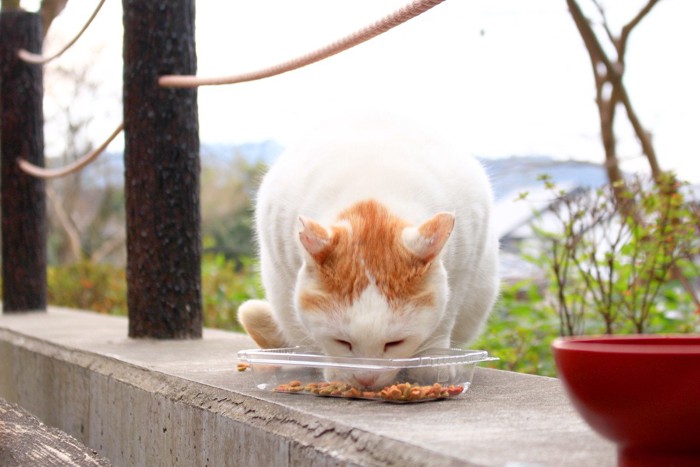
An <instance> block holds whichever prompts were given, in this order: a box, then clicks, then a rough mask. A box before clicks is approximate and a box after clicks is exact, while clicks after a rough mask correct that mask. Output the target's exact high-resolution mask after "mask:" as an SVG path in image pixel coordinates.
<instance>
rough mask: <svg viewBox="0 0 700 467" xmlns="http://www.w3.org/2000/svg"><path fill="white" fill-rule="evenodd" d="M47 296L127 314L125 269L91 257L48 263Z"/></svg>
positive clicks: (84, 307) (80, 306) (68, 303)
mask: <svg viewBox="0 0 700 467" xmlns="http://www.w3.org/2000/svg"><path fill="white" fill-rule="evenodd" d="M47 279H48V300H49V303H50V304H52V305H56V306H65V307H70V308H78V309H82V310H92V311H96V312H98V313H109V314H115V315H126V314H127V310H128V308H127V304H126V274H125V272H124V269H122V268H118V267H115V266H112V265H109V264H98V263H93V262H91V261H87V260H85V261H81V262H79V263H73V264H67V265H62V266H50V267H49V268H48V271H47Z"/></svg>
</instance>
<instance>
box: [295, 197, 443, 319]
mask: <svg viewBox="0 0 700 467" xmlns="http://www.w3.org/2000/svg"><path fill="white" fill-rule="evenodd" d="M337 220H338V222H337V224H335V225H334V226H333V227H332V228H331V229H328V230H326V229H325V228H323V227H320V226H318V224H314V223H313V221H309V220H308V219H303V220H302V223H303V230H302V232H300V238H301V239H302V244H304V246H305V248H306V249H307V252H309V254H310V255H311V256H312V259H313V260H314V261H313V263H312V264H309V267H310V268H312V270H313V271H312V277H313V278H314V279H315V281H316V282H317V284H316V286H314V287H308V288H307V289H306V290H304V291H303V292H302V294H301V296H300V300H301V306H302V307H303V308H304V309H313V310H319V311H331V310H334V309H337V308H338V306H339V305H341V306H343V307H344V306H349V305H350V304H352V303H353V302H354V301H355V300H356V299H357V298H358V297H359V296H360V294H361V293H362V292H363V291H364V290H365V289H366V288H367V287H368V286H369V285H370V283H373V284H374V285H375V286H376V287H377V288H378V289H379V291H380V292H381V293H382V295H383V296H385V297H386V299H387V301H388V303H389V304H390V306H391V307H392V308H394V309H397V310H398V309H402V308H403V307H404V306H405V305H408V304H411V305H414V306H420V307H429V306H433V305H434V294H433V291H432V290H430V287H428V286H427V285H426V280H425V278H426V275H427V273H428V272H429V271H430V268H431V267H432V260H433V258H434V255H432V256H430V257H421V256H419V255H417V254H415V252H412V251H410V250H409V249H408V248H407V246H406V244H405V242H404V239H403V237H402V234H403V232H404V229H405V228H406V227H409V225H408V223H406V222H405V221H403V220H401V219H399V218H398V217H396V216H393V215H392V214H391V213H390V212H389V211H388V209H386V207H384V206H383V205H381V204H380V203H378V202H377V201H374V200H368V201H362V202H360V203H357V204H355V205H353V206H351V207H350V208H348V209H347V210H345V211H343V212H342V213H340V215H339V216H338V219H337ZM319 227H320V229H323V230H319ZM440 229H442V230H444V227H440V226H433V225H427V224H424V225H423V226H421V229H419V230H418V232H419V233H420V235H421V236H422V235H426V236H427V237H429V238H428V239H427V240H426V241H430V238H432V236H434V235H435V234H436V231H438V232H437V233H438V234H441V235H443V236H445V239H446V236H448V235H449V231H447V232H446V233H445V232H442V231H440ZM450 230H451V227H450ZM309 236H310V238H309ZM442 244H444V242H443V243H442ZM442 244H441V245H440V247H441V246H442ZM309 246H310V247H311V248H309ZM315 251H316V253H314V252H315ZM318 252H322V253H321V254H317V253H318Z"/></svg>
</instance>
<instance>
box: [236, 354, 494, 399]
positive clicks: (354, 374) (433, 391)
mask: <svg viewBox="0 0 700 467" xmlns="http://www.w3.org/2000/svg"><path fill="white" fill-rule="evenodd" d="M238 358H239V360H240V362H241V363H244V364H248V365H249V367H250V370H251V372H252V376H253V380H254V381H255V384H256V386H257V387H258V388H260V389H264V390H269V391H274V392H279V393H286V394H305V395H315V396H326V397H339V398H346V399H370V400H379V401H386V402H399V403H407V402H425V401H434V400H443V399H451V398H454V397H456V396H459V395H460V394H463V393H464V392H466V391H467V390H468V389H469V387H470V385H471V383H472V376H473V373H474V367H475V366H476V364H477V363H479V362H483V361H488V360H495V359H494V358H492V357H489V356H488V353H487V352H486V351H483V350H460V349H432V350H430V351H427V352H424V353H421V354H420V355H417V356H415V357H410V358H361V357H332V356H327V355H323V354H321V353H318V352H314V351H313V350H311V349H309V348H304V347H294V348H287V349H255V350H244V351H241V352H239V353H238ZM239 365H240V364H239ZM358 380H359V381H372V383H371V386H369V387H368V386H364V387H360V386H362V385H358V384H357V382H356V381H358ZM364 384H367V383H363V385H364Z"/></svg>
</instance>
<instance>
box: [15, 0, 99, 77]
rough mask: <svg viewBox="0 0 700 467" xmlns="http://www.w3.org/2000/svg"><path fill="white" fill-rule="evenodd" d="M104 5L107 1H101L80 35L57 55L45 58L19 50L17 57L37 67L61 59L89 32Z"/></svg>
mask: <svg viewBox="0 0 700 467" xmlns="http://www.w3.org/2000/svg"><path fill="white" fill-rule="evenodd" d="M104 3H105V0H100V3H98V4H97V7H96V8H95V11H94V12H93V13H92V15H91V16H90V18H89V19H88V20H87V22H86V23H85V25H84V26H83V28H82V29H81V30H80V32H78V34H77V35H76V36H75V37H74V38H73V39H71V40H70V41H69V42H68V43H67V44H66V45H65V46H64V47H63V48H62V49H61V50H59V51H58V52H56V53H55V54H53V55H49V56H44V55H39V54H34V53H31V52H29V51H28V50H25V49H19V50H18V51H17V56H18V57H19V58H20V60H23V61H25V62H27V63H33V64H36V65H44V64H46V63H48V62H50V61H51V60H53V59H55V58H58V57H60V56H61V55H63V52H65V51H66V50H68V49H70V48H71V47H72V46H73V44H75V43H76V42H77V41H78V39H80V36H82V35H83V33H84V32H85V31H86V30H87V28H88V26H90V24H91V23H92V20H94V19H95V16H97V13H98V12H99V11H100V8H102V5H103V4H104Z"/></svg>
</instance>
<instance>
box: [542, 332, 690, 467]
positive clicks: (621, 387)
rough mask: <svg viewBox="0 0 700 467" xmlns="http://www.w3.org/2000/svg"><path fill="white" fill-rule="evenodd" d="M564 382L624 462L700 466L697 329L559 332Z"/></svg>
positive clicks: (581, 410)
mask: <svg viewBox="0 0 700 467" xmlns="http://www.w3.org/2000/svg"><path fill="white" fill-rule="evenodd" d="M552 350H553V352H554V360H555V362H556V365H557V371H558V374H559V376H560V378H561V380H562V382H563V384H564V387H565V389H566V391H567V393H568V395H569V398H570V399H571V401H572V402H573V405H574V406H575V407H576V409H577V410H578V412H579V413H580V414H581V416H582V417H583V418H584V420H586V422H587V423H588V424H589V425H590V426H591V427H592V428H593V429H594V430H595V431H597V432H598V433H599V434H601V435H603V436H604V437H606V438H608V439H609V440H611V441H613V442H615V443H617V446H618V461H619V464H620V465H623V466H628V465H632V466H646V465H680V466H686V465H687V466H690V465H693V466H700V336H687V335H686V336H659V335H657V336H641V335H634V336H605V337H569V338H559V339H556V340H555V341H554V342H553V343H552Z"/></svg>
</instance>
